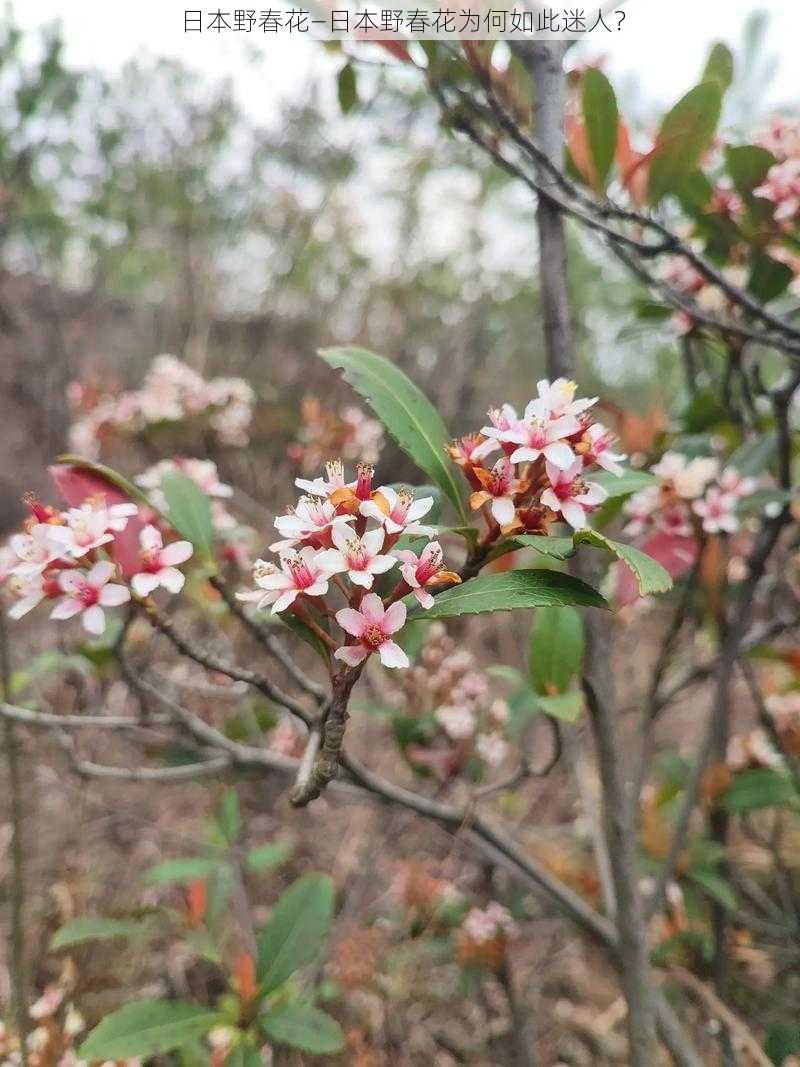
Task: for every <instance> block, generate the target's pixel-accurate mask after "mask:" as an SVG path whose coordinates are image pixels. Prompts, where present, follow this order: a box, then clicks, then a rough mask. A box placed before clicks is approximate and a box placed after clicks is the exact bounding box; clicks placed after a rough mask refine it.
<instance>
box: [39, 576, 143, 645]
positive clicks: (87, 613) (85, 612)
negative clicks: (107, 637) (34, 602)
mask: <svg viewBox="0 0 800 1067" xmlns="http://www.w3.org/2000/svg"><path fill="white" fill-rule="evenodd" d="M115 570H116V568H115V566H114V564H113V563H110V562H109V561H108V560H101V561H100V563H95V565H94V566H93V567H92V569H91V570H90V571H89V572H88V573H87V574H84V573H83V572H82V571H62V572H61V574H59V576H58V584H59V585H60V587H61V590H62V592H64V593H66V594H67V595H66V596H65V597H62V599H61V600H59V601H58V603H57V604H56V606H55V607H54V608H53V610H52V611H51V612H50V618H51V619H71V618H72V617H73V616H75V615H79V614H80V615H82V616H83V618H82V620H81V621H82V622H83V628H84V630H86V631H87V632H88V633H90V634H101V633H102V632H103V631H104V630H105V628H106V617H105V613H104V611H103V608H113V607H118V606H119V605H120V604H125V603H127V601H129V600H130V598H131V594H130V590H129V589H128V588H127V587H126V586H124V585H115V584H111V585H109V584H108V581H109V579H110V578H111V576H112V575H113V574H114V571H115Z"/></svg>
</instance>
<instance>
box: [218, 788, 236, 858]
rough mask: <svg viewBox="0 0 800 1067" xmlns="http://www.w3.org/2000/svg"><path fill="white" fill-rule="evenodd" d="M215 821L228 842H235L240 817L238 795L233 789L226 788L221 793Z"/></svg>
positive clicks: (231, 843) (232, 843)
mask: <svg viewBox="0 0 800 1067" xmlns="http://www.w3.org/2000/svg"><path fill="white" fill-rule="evenodd" d="M217 821H218V822H219V827H220V829H221V830H222V835H223V837H224V838H225V840H226V841H227V842H228V844H229V845H234V844H236V842H237V841H238V839H239V834H240V833H241V829H242V819H241V815H240V813H239V795H238V793H237V792H236V790H235V789H226V790H225V792H224V793H223V794H222V800H221V801H220V805H219V815H218V816H217Z"/></svg>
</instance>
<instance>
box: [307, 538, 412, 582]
mask: <svg viewBox="0 0 800 1067" xmlns="http://www.w3.org/2000/svg"><path fill="white" fill-rule="evenodd" d="M331 536H332V538H333V543H334V545H335V546H336V547H335V548H329V549H328V550H327V552H321V553H320V555H319V563H320V566H322V567H324V568H325V570H326V571H328V573H329V574H343V573H346V574H347V577H348V578H349V579H350V581H351V582H353V584H354V585H361V586H363V587H364V588H365V589H371V588H372V583H373V581H374V580H375V575H376V574H384V573H385V572H386V571H388V570H390V569H391V568H392V567H393V566H394V564H395V560H394V557H393V556H380V555H378V553H379V552H380V549H381V548H382V547H383V541H384V536H385V535H384V532H383V530H370V531H369V532H368V533H365V534H364V536H363V537H356V535H355V534H354V533H353V532H352V531H351V530H346V529H344V528H343V527H341V526H337V527H334V529H333V531H332V535H331Z"/></svg>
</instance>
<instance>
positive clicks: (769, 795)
mask: <svg viewBox="0 0 800 1067" xmlns="http://www.w3.org/2000/svg"><path fill="white" fill-rule="evenodd" d="M797 799H798V798H797V791H796V789H795V787H794V784H793V782H792V780H791V778H789V777H788V776H787V775H785V774H780V773H779V772H778V771H773V770H769V769H768V768H760V769H758V770H752V771H741V772H740V773H739V774H736V775H734V778H733V782H732V783H731V787H730V789H729V790H728V791H727V793H726V794H725V796H724V797H723V798H722V806H723V807H724V808H725V809H726V810H727V811H731V812H748V811H758V810H759V809H760V808H785V807H791V806H793V805H796V804H797Z"/></svg>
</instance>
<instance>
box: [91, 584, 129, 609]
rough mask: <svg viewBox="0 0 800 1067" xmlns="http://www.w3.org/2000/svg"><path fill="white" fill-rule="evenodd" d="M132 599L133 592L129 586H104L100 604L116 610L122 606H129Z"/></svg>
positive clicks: (101, 591) (99, 599)
mask: <svg viewBox="0 0 800 1067" xmlns="http://www.w3.org/2000/svg"><path fill="white" fill-rule="evenodd" d="M130 598H131V591H130V589H128V587H127V586H124V585H116V584H115V583H113V582H112V583H111V584H110V585H104V586H103V588H102V589H101V590H100V596H99V598H98V602H99V603H100V604H102V605H103V607H106V608H116V607H119V605H120V604H127V603H128V601H129V600H130Z"/></svg>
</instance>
